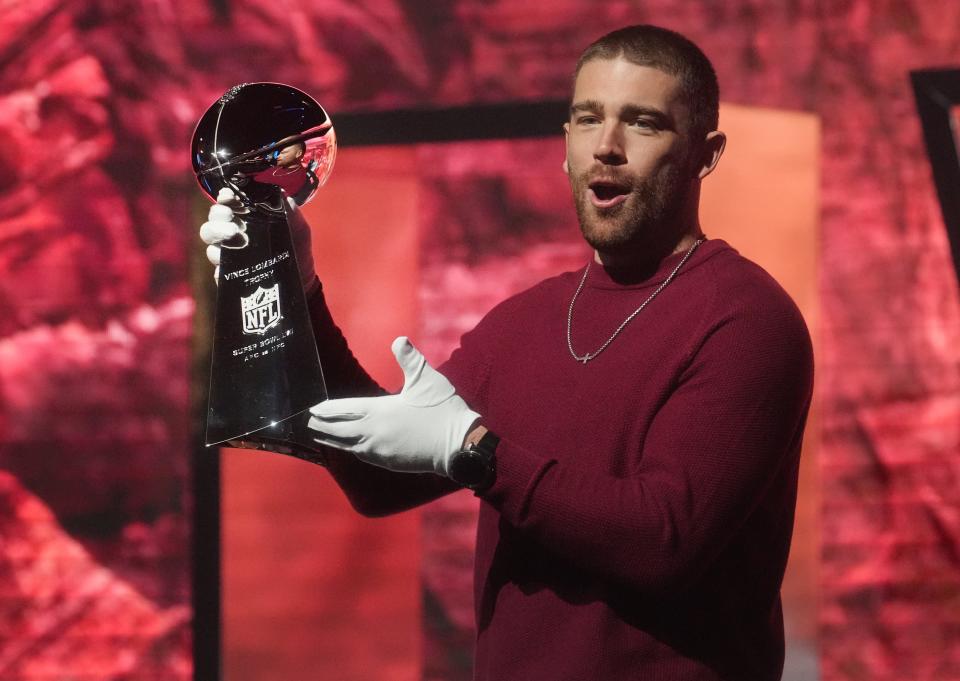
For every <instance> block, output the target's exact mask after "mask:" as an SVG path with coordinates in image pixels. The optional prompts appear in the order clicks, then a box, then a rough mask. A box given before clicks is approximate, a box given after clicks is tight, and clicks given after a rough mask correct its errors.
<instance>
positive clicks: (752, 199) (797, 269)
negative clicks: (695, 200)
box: [701, 105, 820, 679]
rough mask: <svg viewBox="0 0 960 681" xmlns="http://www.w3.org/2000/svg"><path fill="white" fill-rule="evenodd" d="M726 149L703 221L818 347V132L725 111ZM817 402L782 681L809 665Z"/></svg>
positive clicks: (778, 117) (785, 118)
mask: <svg viewBox="0 0 960 681" xmlns="http://www.w3.org/2000/svg"><path fill="white" fill-rule="evenodd" d="M720 129H721V130H723V131H724V132H726V133H727V137H728V141H727V148H726V151H725V152H724V155H723V158H722V159H721V161H720V165H719V166H718V167H717V170H716V171H715V172H714V173H713V174H712V175H711V176H710V177H708V178H707V179H706V180H705V181H704V183H703V194H702V201H701V223H702V226H703V229H704V231H705V232H706V234H707V235H708V236H710V237H712V238H721V239H724V240H726V241H729V242H730V243H731V244H732V245H733V246H734V247H735V248H736V249H737V250H739V251H740V252H741V253H742V254H743V255H745V256H746V257H748V258H750V259H751V260H753V261H754V262H756V263H759V264H760V265H761V266H762V267H763V268H764V269H766V270H767V271H768V272H769V273H770V274H772V275H773V277H774V278H775V279H776V280H777V281H779V282H780V284H781V285H782V286H783V287H784V288H785V289H786V290H787V292H788V293H789V294H790V295H791V296H792V297H793V299H794V300H795V301H796V303H797V305H798V306H799V307H800V310H801V312H802V313H803V316H804V318H805V319H806V321H807V325H808V326H809V327H810V333H811V335H812V337H813V342H814V353H815V354H818V353H817V350H818V348H819V345H820V344H819V338H818V333H817V331H818V326H819V318H820V310H819V302H818V300H819V299H818V295H817V255H818V233H819V229H818V226H819V215H820V202H819V187H820V173H819V167H820V125H819V119H818V118H817V117H816V116H815V115H812V114H807V113H801V112H794V111H780V110H772V109H758V108H752V107H742V106H732V105H724V106H723V107H721V111H720ZM818 414H819V409H818V404H817V399H816V394H815V396H814V402H813V406H812V407H811V410H810V417H809V420H808V422H807V430H806V434H805V437H804V444H803V454H802V456H801V465H800V489H799V498H798V501H797V516H796V521H795V524H794V534H793V545H792V547H791V551H790V562H789V564H788V566H787V574H786V578H785V580H784V585H783V603H784V606H783V607H784V619H785V624H786V633H787V661H786V667H787V669H786V671H785V673H784V678H785V679H790V678H809V677H806V676H804V674H805V673H806V672H807V671H809V670H810V669H815V667H816V657H817V640H816V632H817V600H818V587H817V584H818V569H819V549H820V531H819V520H818V516H819V508H820V492H819V476H818V462H817V449H818V443H819V440H820V433H819V428H818V423H819V419H818Z"/></svg>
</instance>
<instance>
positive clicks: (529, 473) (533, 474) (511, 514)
mask: <svg viewBox="0 0 960 681" xmlns="http://www.w3.org/2000/svg"><path fill="white" fill-rule="evenodd" d="M555 463H556V461H554V460H553V459H548V458H546V457H542V456H538V455H536V454H534V453H532V452H530V451H529V450H527V449H525V448H523V447H520V446H519V445H516V444H513V443H512V442H510V441H509V440H506V439H502V440H500V444H499V445H498V446H497V478H496V481H495V482H494V483H493V485H492V486H491V487H490V489H488V490H487V491H486V492H484V493H482V494H481V495H480V496H481V497H482V498H483V499H485V500H487V501H488V502H489V503H490V504H492V505H493V507H494V508H496V509H497V510H498V511H500V514H501V516H503V518H504V519H505V520H506V521H507V522H509V523H510V524H512V525H521V524H522V523H523V521H524V519H525V518H526V515H527V510H528V509H529V506H530V501H531V498H532V496H533V493H534V491H535V490H536V488H537V485H538V484H539V482H540V480H541V479H542V478H543V476H544V474H546V472H547V471H548V470H549V469H550V468H551V467H552V466H553V465H554V464H555Z"/></svg>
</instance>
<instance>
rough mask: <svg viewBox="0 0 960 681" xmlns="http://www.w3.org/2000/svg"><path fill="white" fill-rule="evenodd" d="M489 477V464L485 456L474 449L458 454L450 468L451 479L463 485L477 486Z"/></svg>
mask: <svg viewBox="0 0 960 681" xmlns="http://www.w3.org/2000/svg"><path fill="white" fill-rule="evenodd" d="M486 475H487V464H486V462H485V461H484V460H483V456H482V455H481V454H480V453H479V452H477V451H474V450H472V449H464V450H461V451H459V452H457V453H456V455H455V456H454V457H453V461H452V462H451V466H450V479H451V480H453V481H454V482H456V483H459V484H461V485H477V484H479V483H480V482H482V481H483V479H484V477H486Z"/></svg>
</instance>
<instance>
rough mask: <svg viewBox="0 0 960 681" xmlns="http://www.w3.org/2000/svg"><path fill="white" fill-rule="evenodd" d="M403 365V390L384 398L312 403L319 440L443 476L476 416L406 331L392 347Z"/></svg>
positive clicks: (394, 466)
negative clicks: (427, 359) (451, 457)
mask: <svg viewBox="0 0 960 681" xmlns="http://www.w3.org/2000/svg"><path fill="white" fill-rule="evenodd" d="M391 349H392V350H393V354H394V356H395V357H396V358H397V363H398V364H399V365H400V368H401V369H403V378H404V380H403V390H401V391H400V393H399V394H397V395H386V396H383V397H349V398H345V399H339V400H327V401H326V402H321V403H320V404H318V405H316V406H315V407H312V408H311V409H310V413H311V414H312V417H311V418H310V422H309V426H310V428H312V429H314V430H316V431H318V432H317V433H316V440H317V442H319V443H321V444H325V445H330V446H331V447H337V448H338V449H345V450H346V451H349V452H353V453H354V454H355V455H356V456H357V458H358V459H360V460H361V461H366V462H367V463H371V464H374V465H375V466H380V467H382V468H388V469H390V470H392V471H401V472H405V473H426V472H430V473H437V474H439V475H444V476H445V475H447V463H448V461H449V459H450V456H451V455H452V454H453V453H454V452H456V451H458V450H459V449H460V448H461V447H462V446H463V441H464V439H465V438H466V436H467V434H468V433H469V432H470V429H471V427H472V426H473V424H474V423H475V422H476V421H477V419H479V418H480V415H479V414H478V413H477V412H475V411H473V410H471V409H470V408H469V407H468V406H467V404H466V402H464V401H463V399H461V398H460V396H459V395H457V393H456V391H455V390H454V388H453V386H452V385H451V384H450V381H448V380H447V379H446V378H445V377H444V376H443V375H442V374H440V372H438V371H437V370H436V369H434V368H433V367H431V366H430V365H429V364H427V361H426V360H425V359H424V357H423V355H422V354H420V351H419V350H417V349H416V348H415V347H414V346H413V345H412V344H411V343H410V341H409V340H407V338H406V337H405V336H401V337H400V338H397V339H396V340H395V341H393V345H392V346H391Z"/></svg>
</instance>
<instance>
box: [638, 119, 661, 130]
mask: <svg viewBox="0 0 960 681" xmlns="http://www.w3.org/2000/svg"><path fill="white" fill-rule="evenodd" d="M631 125H632V126H634V127H635V128H640V129H641V130H659V128H658V127H657V124H656V123H654V122H653V121H651V120H650V119H649V118H637V119H636V120H634V121H633V122H632V123H631Z"/></svg>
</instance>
